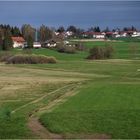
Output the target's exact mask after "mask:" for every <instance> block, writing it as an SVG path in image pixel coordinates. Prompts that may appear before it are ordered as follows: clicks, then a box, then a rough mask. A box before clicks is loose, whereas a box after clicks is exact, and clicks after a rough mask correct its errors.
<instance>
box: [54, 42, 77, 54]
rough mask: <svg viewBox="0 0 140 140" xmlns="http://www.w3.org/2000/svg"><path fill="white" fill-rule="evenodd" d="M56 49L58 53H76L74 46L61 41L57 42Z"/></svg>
mask: <svg viewBox="0 0 140 140" xmlns="http://www.w3.org/2000/svg"><path fill="white" fill-rule="evenodd" d="M56 50H57V51H58V52H60V53H69V54H74V53H76V48H75V46H74V45H71V46H67V45H65V44H64V43H63V42H60V43H59V44H57V46H56Z"/></svg>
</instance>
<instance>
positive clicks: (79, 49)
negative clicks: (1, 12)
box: [75, 43, 86, 51]
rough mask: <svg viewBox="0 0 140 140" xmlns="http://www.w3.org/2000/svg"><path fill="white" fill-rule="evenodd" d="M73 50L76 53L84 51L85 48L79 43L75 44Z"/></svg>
mask: <svg viewBox="0 0 140 140" xmlns="http://www.w3.org/2000/svg"><path fill="white" fill-rule="evenodd" d="M75 49H76V50H78V51H85V50H86V47H85V46H84V45H83V44H81V43H77V44H75Z"/></svg>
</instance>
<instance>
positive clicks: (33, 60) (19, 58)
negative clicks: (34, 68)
mask: <svg viewBox="0 0 140 140" xmlns="http://www.w3.org/2000/svg"><path fill="white" fill-rule="evenodd" d="M6 63H7V64H45V63H56V59H55V58H54V57H47V56H43V55H40V56H37V55H15V56H12V57H10V58H9V59H8V60H7V61H6Z"/></svg>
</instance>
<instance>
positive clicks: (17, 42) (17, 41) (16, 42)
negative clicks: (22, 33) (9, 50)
mask: <svg viewBox="0 0 140 140" xmlns="http://www.w3.org/2000/svg"><path fill="white" fill-rule="evenodd" d="M12 41H13V48H24V43H25V40H24V38H23V37H12Z"/></svg>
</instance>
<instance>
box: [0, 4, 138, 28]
mask: <svg viewBox="0 0 140 140" xmlns="http://www.w3.org/2000/svg"><path fill="white" fill-rule="evenodd" d="M139 13H140V1H0V24H10V25H12V26H19V27H21V26H22V25H23V24H25V23H28V24H31V25H32V26H34V27H36V28H37V27H39V26H40V25H42V24H45V25H47V26H49V27H59V26H65V27H67V26H69V25H75V26H78V27H80V28H85V29H86V28H89V27H91V26H100V27H101V28H106V27H107V26H108V27H110V28H117V27H120V28H122V27H124V26H126V27H129V26H132V25H133V26H135V27H137V28H139V29H140V16H139Z"/></svg>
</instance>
